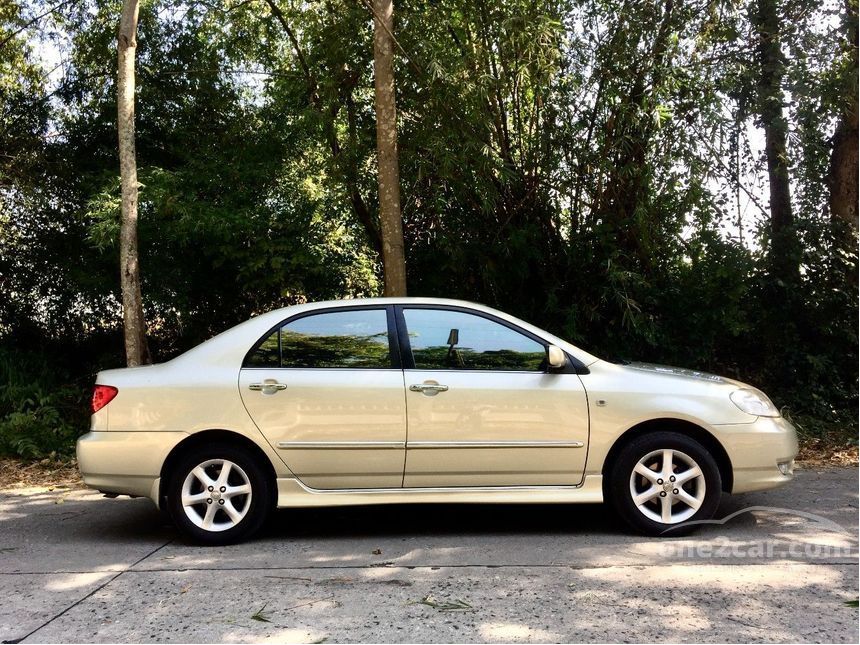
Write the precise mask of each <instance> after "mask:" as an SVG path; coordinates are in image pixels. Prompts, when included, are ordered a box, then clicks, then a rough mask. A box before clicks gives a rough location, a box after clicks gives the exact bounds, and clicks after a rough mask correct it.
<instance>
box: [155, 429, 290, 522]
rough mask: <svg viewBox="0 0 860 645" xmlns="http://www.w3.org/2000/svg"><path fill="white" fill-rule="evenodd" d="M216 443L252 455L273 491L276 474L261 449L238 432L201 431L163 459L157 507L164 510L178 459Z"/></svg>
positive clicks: (174, 447) (182, 442) (183, 441)
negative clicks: (238, 448) (230, 445)
mask: <svg viewBox="0 0 860 645" xmlns="http://www.w3.org/2000/svg"><path fill="white" fill-rule="evenodd" d="M216 441H219V442H222V443H232V444H234V445H237V446H242V447H243V448H246V449H247V450H249V451H250V452H251V454H252V455H254V457H255V458H256V459H257V460H258V461H259V463H260V466H262V468H263V470H264V471H265V473H266V477H267V478H268V480H269V482H270V484H271V485H272V488H273V490H274V488H275V486H276V479H277V473H276V472H275V467H274V466H273V465H272V461H271V460H270V459H269V457H268V455H266V453H265V452H263V449H262V448H260V446H258V445H257V444H256V443H254V442H253V441H252V440H251V439H249V438H248V437H246V436H245V435H242V434H239V433H238V432H233V431H232V430H220V429H212V430H201V431H200V432H195V433H194V434H192V435H189V436H188V437H186V438H185V439H183V440H182V441H180V442H179V443H178V444H176V445H175V446H173V449H172V450H171V451H170V452H169V453H168V455H167V457H166V458H165V459H164V463H163V464H162V465H161V472H160V473H159V476H160V480H159V486H158V505H159V507H161V508H164V499H165V497H166V496H167V490H166V488H167V481H168V476H169V473H170V472H171V470H172V468H173V465H174V464H175V463H176V462H177V461H178V460H179V458H180V457H181V456H182V455H183V454H184V453H185V452H187V451H188V450H191V449H193V448H196V447H197V446H200V445H205V444H208V443H214V442H216Z"/></svg>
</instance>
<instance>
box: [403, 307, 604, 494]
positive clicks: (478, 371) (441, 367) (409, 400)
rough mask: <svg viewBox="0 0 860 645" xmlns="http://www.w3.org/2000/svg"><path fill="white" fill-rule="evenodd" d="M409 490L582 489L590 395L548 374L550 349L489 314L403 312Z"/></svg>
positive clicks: (561, 375)
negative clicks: (481, 488)
mask: <svg viewBox="0 0 860 645" xmlns="http://www.w3.org/2000/svg"><path fill="white" fill-rule="evenodd" d="M397 321H398V324H399V325H400V326H401V328H402V329H401V343H402V346H401V355H403V362H404V367H405V372H404V374H405V381H406V389H407V392H406V409H407V425H408V430H409V432H408V441H407V444H406V475H405V479H404V486H406V487H434V486H440V487H442V486H540V485H576V484H579V483H580V482H581V481H582V476H583V471H584V467H585V456H586V448H587V444H588V406H587V402H586V396H585V389H584V387H583V385H582V382H581V381H580V379H579V376H578V375H577V374H576V373H575V371H574V370H573V369H572V368H571V369H566V370H561V371H560V372H552V371H550V370H548V369H547V360H546V352H547V350H546V347H547V343H546V341H544V340H542V339H540V338H538V337H536V336H534V335H533V334H530V333H529V332H526V331H524V330H522V329H519V328H517V327H516V326H514V325H511V324H510V323H508V322H507V321H503V320H501V319H496V318H495V317H492V316H490V315H488V314H484V313H483V312H474V311H471V310H465V309H462V308H454V307H449V308H442V307H431V306H408V305H404V306H403V307H398V309H397Z"/></svg>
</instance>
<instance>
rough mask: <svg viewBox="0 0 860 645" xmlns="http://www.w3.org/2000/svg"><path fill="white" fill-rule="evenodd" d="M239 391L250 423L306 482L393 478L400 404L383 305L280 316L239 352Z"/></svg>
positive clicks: (367, 483) (399, 455) (330, 484)
mask: <svg viewBox="0 0 860 645" xmlns="http://www.w3.org/2000/svg"><path fill="white" fill-rule="evenodd" d="M239 390H240V392H241V396H242V401H243V402H244V404H245V407H246V409H247V410H248V413H249V414H250V415H251V418H252V419H253V420H254V423H256V424H257V426H258V427H259V428H260V431H261V432H262V433H263V435H264V436H265V437H266V439H267V440H268V441H269V443H271V444H272V446H274V447H275V448H277V449H278V452H279V454H280V455H281V457H282V459H283V460H284V462H285V463H286V464H287V466H288V467H289V468H290V470H291V471H292V472H293V473H294V474H295V475H296V476H297V477H298V478H299V479H300V480H301V481H302V482H303V483H305V484H306V485H307V486H309V487H311V488H318V489H345V488H393V487H397V488H399V487H400V486H401V485H402V482H403V463H404V456H405V442H406V404H405V400H404V385H403V372H402V370H401V369H400V358H399V350H398V347H397V342H396V334H395V327H394V319H393V310H392V308H391V307H384V306H383V307H378V306H376V307H372V306H371V307H352V308H343V307H340V308H333V309H328V310H322V311H313V312H309V313H307V314H300V315H299V316H297V317H293V318H291V319H288V320H286V321H284V323H283V324H281V325H280V326H279V327H278V328H277V329H274V330H272V331H271V332H270V333H269V334H267V335H266V337H264V338H263V339H261V340H260V342H259V343H258V344H257V346H255V347H254V348H253V349H252V351H251V352H249V354H248V356H247V357H246V359H245V363H244V365H243V367H242V370H241V372H240V375H239Z"/></svg>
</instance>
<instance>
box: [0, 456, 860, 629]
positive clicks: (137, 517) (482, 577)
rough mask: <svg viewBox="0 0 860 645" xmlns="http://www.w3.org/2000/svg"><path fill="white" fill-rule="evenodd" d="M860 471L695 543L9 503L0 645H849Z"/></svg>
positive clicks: (835, 475) (453, 525) (350, 512)
mask: <svg viewBox="0 0 860 645" xmlns="http://www.w3.org/2000/svg"><path fill="white" fill-rule="evenodd" d="M857 491H858V472H857V469H856V468H848V469H838V470H827V471H820V472H815V471H808V472H806V471H802V472H800V473H799V474H798V477H797V479H796V481H795V482H794V483H792V485H790V486H789V487H786V488H784V489H781V490H777V491H769V492H766V493H755V494H748V495H743V496H737V497H728V496H726V497H725V498H724V502H723V504H722V507H721V508H720V511H719V512H718V517H724V516H726V515H728V514H730V513H732V512H734V511H738V510H740V509H743V508H745V507H750V506H760V507H761V506H764V507H774V508H779V509H793V510H795V511H800V512H807V513H814V514H816V515H817V516H818V517H817V518H816V517H806V516H803V515H798V514H796V513H794V512H791V513H786V512H780V511H778V510H772V509H771V510H767V509H760V510H756V511H754V512H744V513H741V514H740V515H738V516H737V517H736V518H735V519H733V520H732V521H731V522H729V523H728V524H725V525H718V526H708V527H705V528H704V529H703V530H701V531H700V532H699V533H698V534H697V535H696V536H695V537H690V538H678V539H672V540H652V539H645V538H641V537H638V536H632V535H629V534H627V533H625V532H624V531H623V529H621V528H620V527H619V526H618V525H617V524H616V523H615V520H614V519H613V518H612V516H611V515H610V514H609V513H608V511H606V510H605V509H604V508H603V507H602V506H531V507H523V506H519V507H517V506H489V505H487V506H459V507H457V506H447V505H446V506H424V507H421V506H412V507H407V506H389V507H377V508H350V509H316V510H302V511H280V512H278V513H277V515H276V517H275V519H274V521H273V522H272V524H271V526H270V527H269V528H268V529H267V531H266V533H265V534H264V535H263V536H262V537H261V538H260V539H258V540H256V541H254V542H252V543H248V544H244V545H239V546H234V547H228V548H215V549H203V548H197V547H189V546H186V545H184V544H182V543H181V542H180V541H179V540H178V539H177V537H176V535H175V533H174V532H173V530H172V529H171V528H170V527H168V526H165V525H163V524H162V522H161V518H160V515H159V514H158V513H157V511H155V510H154V508H153V507H152V505H151V504H150V503H149V502H148V501H147V500H142V499H137V500H130V499H128V498H119V499H114V500H109V499H103V498H101V496H99V495H98V494H97V493H94V492H89V491H80V490H78V491H45V490H41V491H39V490H30V491H8V490H7V491H0V597H2V598H3V602H2V603H0V640H4V639H5V641H6V642H9V641H13V642H17V641H19V640H22V639H23V642H128V641H144V642H146V641H166V642H206V641H209V642H224V641H230V642H240V643H241V642H259V641H275V642H289V641H301V642H323V641H325V642H331V643H334V642H343V641H357V642H362V641H364V642H392V641H398V642H400V641H405V642H449V641H453V642H487V641H510V642H547V641H618V642H628V641H629V642H636V641H709V642H721V641H728V642H736V641H833V642H857V640H858V610H857V608H856V607H852V606H850V605H849V604H847V602H848V601H852V600H853V601H855V602H856V600H857V597H858V588H857V584H858V559H857V543H858V536H857V527H858V513H857Z"/></svg>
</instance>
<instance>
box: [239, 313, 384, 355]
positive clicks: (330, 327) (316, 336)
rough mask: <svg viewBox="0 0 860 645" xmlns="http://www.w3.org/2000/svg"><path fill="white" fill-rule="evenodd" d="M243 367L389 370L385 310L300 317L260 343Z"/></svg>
mask: <svg viewBox="0 0 860 645" xmlns="http://www.w3.org/2000/svg"><path fill="white" fill-rule="evenodd" d="M245 366H246V367H303V368H325V367H341V368H365V369H384V368H390V367H391V357H390V354H389V346H388V320H387V316H386V313H385V310H384V309H362V310H355V311H331V312H325V313H319V314H312V315H310V316H303V317H302V318H298V319H296V320H293V321H292V322H289V323H287V324H286V325H284V326H283V327H281V328H280V329H278V330H277V331H275V332H273V333H272V334H271V335H270V336H269V337H268V338H266V339H265V340H263V342H262V343H260V344H259V345H258V346H257V348H256V349H254V351H252V352H251V353H250V354H249V355H248V357H247V358H246V360H245Z"/></svg>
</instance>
